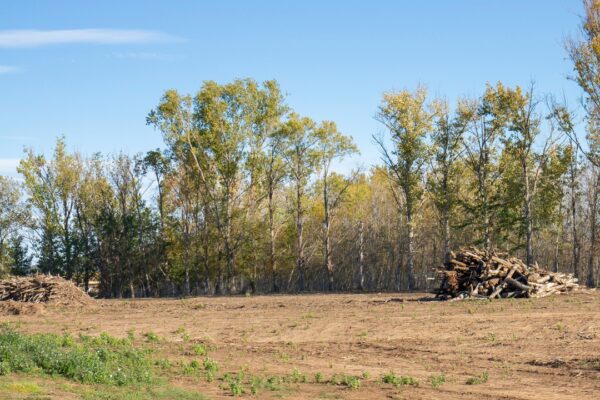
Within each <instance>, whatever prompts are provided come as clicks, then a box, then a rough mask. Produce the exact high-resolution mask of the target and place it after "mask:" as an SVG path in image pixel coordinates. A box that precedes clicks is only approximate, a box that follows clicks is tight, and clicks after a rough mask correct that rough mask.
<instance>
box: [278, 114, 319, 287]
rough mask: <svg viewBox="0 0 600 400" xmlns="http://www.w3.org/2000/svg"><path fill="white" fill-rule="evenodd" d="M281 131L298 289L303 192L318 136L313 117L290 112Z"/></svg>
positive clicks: (302, 281) (301, 280)
mask: <svg viewBox="0 0 600 400" xmlns="http://www.w3.org/2000/svg"><path fill="white" fill-rule="evenodd" d="M281 135H282V136H283V137H284V138H285V149H286V151H285V153H284V158H285V160H286V162H287V165H288V168H289V174H290V176H291V179H292V182H293V185H294V192H295V198H294V208H295V213H294V220H295V225H296V269H297V270H298V275H299V287H298V288H299V290H300V291H304V289H305V284H306V276H305V274H306V271H305V267H306V259H305V254H304V250H305V245H306V243H305V240H304V222H305V221H304V219H305V215H304V212H305V210H304V194H305V191H306V187H307V185H308V182H309V179H310V177H311V175H312V174H313V172H314V170H315V167H316V165H317V162H318V160H319V159H318V153H317V149H316V147H317V145H318V143H319V136H318V134H317V130H316V125H315V123H314V121H313V120H311V119H310V118H307V117H300V116H299V115H297V114H294V113H292V114H290V115H289V116H288V119H287V121H285V122H284V123H283V125H282V126H281Z"/></svg>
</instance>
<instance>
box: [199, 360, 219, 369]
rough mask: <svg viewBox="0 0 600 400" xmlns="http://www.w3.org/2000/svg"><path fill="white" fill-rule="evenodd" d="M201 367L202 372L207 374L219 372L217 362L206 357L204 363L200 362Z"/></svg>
mask: <svg viewBox="0 0 600 400" xmlns="http://www.w3.org/2000/svg"><path fill="white" fill-rule="evenodd" d="M202 365H203V366H204V370H205V371H207V372H211V373H215V372H217V371H218V370H219V365H218V364H217V362H216V361H214V360H211V359H210V358H208V357H206V358H205V359H204V361H203V362H202Z"/></svg>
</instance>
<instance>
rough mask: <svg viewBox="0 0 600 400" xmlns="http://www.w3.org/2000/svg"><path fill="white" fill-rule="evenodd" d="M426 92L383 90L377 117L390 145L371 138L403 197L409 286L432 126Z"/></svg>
mask: <svg viewBox="0 0 600 400" xmlns="http://www.w3.org/2000/svg"><path fill="white" fill-rule="evenodd" d="M426 98H427V92H426V90H425V89H424V88H422V87H419V88H417V90H416V91H415V92H412V93H411V92H410V91H408V90H403V91H400V92H397V93H386V94H384V95H383V100H382V102H381V105H380V106H379V112H378V114H377V117H376V118H377V120H378V121H379V122H381V123H382V124H383V125H384V126H385V127H386V128H387V130H388V131H389V139H390V140H391V142H392V148H391V149H388V148H387V146H386V145H385V143H384V139H383V138H382V137H374V138H375V141H376V142H377V144H378V145H379V147H380V148H381V151H382V155H383V162H384V163H385V164H386V166H387V168H388V172H389V177H390V179H391V180H392V182H393V184H394V185H395V186H397V187H398V188H400V190H401V192H402V196H403V198H402V200H401V199H400V198H399V197H398V196H396V198H397V203H398V206H401V207H402V208H403V209H404V213H405V217H406V231H407V233H406V257H407V260H406V273H407V276H408V288H409V290H412V289H414V288H415V272H414V252H415V249H414V232H415V221H414V217H415V211H416V207H417V205H418V202H419V201H420V200H421V197H422V195H423V186H422V184H421V181H422V173H423V166H424V164H425V162H426V160H427V157H428V149H427V145H426V143H425V137H426V136H427V134H428V133H429V132H430V131H431V129H432V117H431V114H430V113H429V112H428V110H427V105H426Z"/></svg>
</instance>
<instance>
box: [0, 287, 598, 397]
mask: <svg viewBox="0 0 600 400" xmlns="http://www.w3.org/2000/svg"><path fill="white" fill-rule="evenodd" d="M424 296H427V295H424V294H421V295H416V294H412V295H407V294H389V293H386V294H365V295H362V294H347V295H299V296H256V297H233V298H225V297H212V298H209V297H202V298H191V299H186V300H176V299H172V300H133V301H132V300H101V301H98V302H97V304H96V305H94V306H92V307H91V308H86V309H85V311H84V312H82V311H81V310H73V309H67V308H49V309H47V310H46V312H45V313H44V314H42V315H20V316H2V317H0V321H12V322H18V324H19V329H20V330H21V331H24V332H65V331H66V332H69V333H71V334H74V335H77V334H79V333H82V334H88V335H95V334H99V333H100V332H107V333H109V334H111V335H115V336H120V337H123V336H126V335H127V332H128V331H131V330H132V329H133V330H135V334H136V335H138V336H139V337H140V338H141V337H142V335H143V334H144V333H146V332H149V331H152V332H154V333H156V334H157V335H158V336H159V338H160V339H161V341H160V343H158V344H155V346H156V347H157V349H158V351H160V352H162V353H164V355H165V357H168V358H169V359H173V360H184V359H186V358H189V359H192V358H193V357H194V356H193V355H189V354H187V353H186V351H185V349H186V348H187V347H186V346H187V344H188V343H199V342H202V343H205V344H206V345H208V347H209V348H210V349H211V350H210V357H211V358H214V359H215V360H217V362H218V363H219V366H220V372H226V371H231V372H236V371H239V370H240V368H245V369H246V370H247V372H248V373H249V374H254V375H257V376H261V377H265V378H266V377H268V376H272V375H279V376H283V375H286V374H290V373H292V371H293V370H294V369H297V371H298V372H299V373H300V374H304V375H306V377H307V382H306V383H290V384H288V385H286V386H285V387H284V388H282V389H280V390H276V391H268V390H263V391H261V392H260V393H259V394H257V395H256V396H254V397H255V398H261V399H263V398H264V399H269V398H287V399H318V398H328V399H332V398H339V399H386V398H388V399H440V398H447V399H458V398H460V399H579V400H580V399H598V398H600V293H599V292H595V293H576V294H571V295H567V296H556V297H550V298H546V299H538V300H496V301H492V302H488V301H463V302H444V303H440V302H432V301H422V298H423V297H424ZM419 299H421V301H419ZM136 337H137V336H136ZM140 340H142V339H140ZM317 372H320V373H322V375H323V376H324V378H325V379H329V378H330V377H331V376H332V375H334V374H344V375H357V376H361V377H362V376H363V374H364V373H366V374H365V375H366V376H367V378H361V385H360V388H358V389H355V390H352V389H350V388H348V387H346V386H344V385H334V384H327V383H317V382H315V378H314V376H315V374H316V373H317ZM388 372H394V373H395V374H396V375H398V376H400V375H404V376H411V377H414V378H416V379H418V380H419V385H418V386H417V387H416V386H410V385H405V386H399V387H396V386H394V385H392V384H387V383H383V382H382V381H381V376H382V374H385V373H388ZM485 374H487V375H488V376H489V378H488V379H487V381H485V382H483V383H479V384H475V385H468V384H467V383H466V382H467V380H468V379H469V378H472V377H477V376H479V377H481V376H482V375H485ZM441 375H444V378H439V377H440V376H441ZM432 377H433V378H432ZM435 377H437V379H438V385H436V384H432V381H431V380H432V379H435ZM484 380H485V379H484ZM440 381H441V382H440ZM173 383H174V384H175V385H176V386H180V387H182V388H186V389H197V390H198V391H199V392H201V393H204V394H206V396H207V397H208V398H213V399H221V398H231V395H230V394H229V392H227V391H226V390H225V389H224V388H221V387H219V386H220V385H219V382H218V381H217V380H215V381H213V382H207V381H206V380H204V379H198V378H192V377H185V376H174V377H173ZM475 383H477V382H475ZM434 386H437V387H434ZM244 396H245V397H251V396H252V395H251V394H245V395H244ZM49 398H57V399H58V398H63V397H61V394H60V392H55V393H49Z"/></svg>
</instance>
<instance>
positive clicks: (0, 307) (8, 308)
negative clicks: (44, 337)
mask: <svg viewBox="0 0 600 400" xmlns="http://www.w3.org/2000/svg"><path fill="white" fill-rule="evenodd" d="M45 312H46V306H44V305H43V304H40V303H23V302H21V301H13V300H7V301H0V315H39V314H44V313H45Z"/></svg>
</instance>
